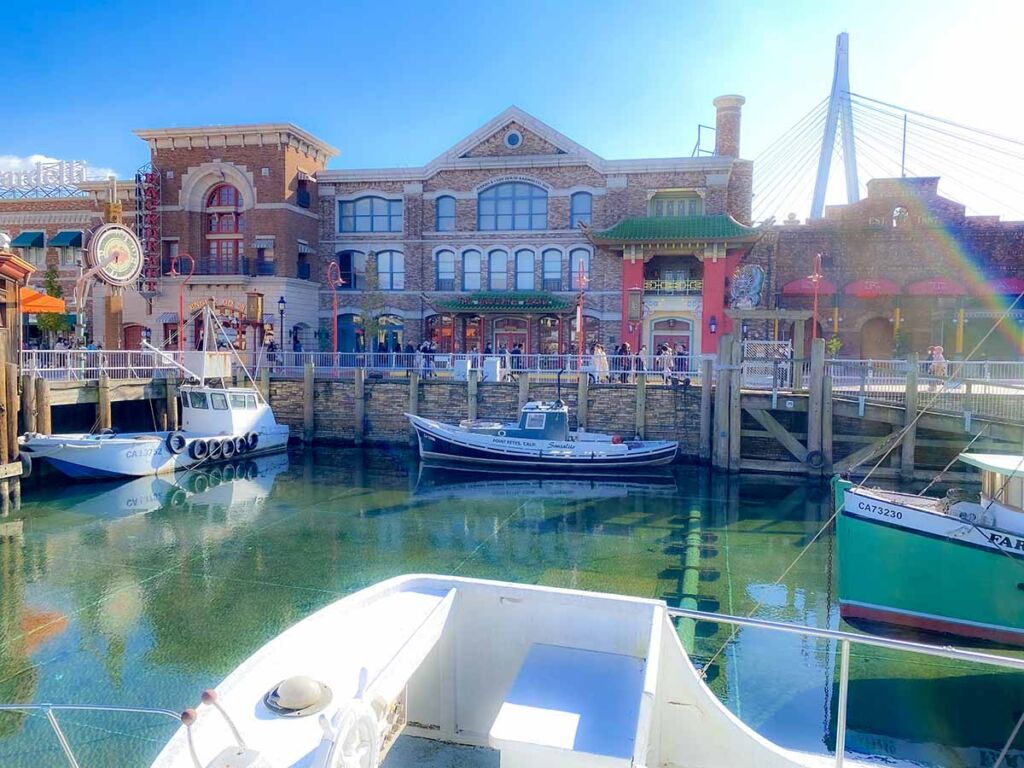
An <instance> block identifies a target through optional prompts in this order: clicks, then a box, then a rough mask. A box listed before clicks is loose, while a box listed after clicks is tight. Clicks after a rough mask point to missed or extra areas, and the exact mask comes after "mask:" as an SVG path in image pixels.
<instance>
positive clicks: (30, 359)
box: [20, 349, 181, 381]
mask: <svg viewBox="0 0 1024 768" xmlns="http://www.w3.org/2000/svg"><path fill="white" fill-rule="evenodd" d="M20 358H21V360H20V362H21V371H22V373H28V374H31V375H32V376H37V377H39V378H43V379H48V380H49V381H93V380H96V379H98V378H100V374H105V375H106V376H107V377H108V378H111V379H153V378H162V377H164V376H168V375H171V374H173V373H175V372H176V371H177V370H178V369H177V367H176V366H175V365H174V363H173V362H171V361H177V362H179V363H180V362H181V361H180V360H178V353H177V352H164V353H161V354H157V353H156V352H150V351H146V350H124V349H64V350H57V349H23V350H22V351H21V356H20Z"/></svg>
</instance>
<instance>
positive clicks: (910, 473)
mask: <svg viewBox="0 0 1024 768" xmlns="http://www.w3.org/2000/svg"><path fill="white" fill-rule="evenodd" d="M918 368H919V365H918V356H917V353H916V352H911V353H910V354H909V355H907V396H906V410H905V413H904V421H903V424H904V429H905V430H906V431H905V432H904V434H903V442H902V445H901V446H900V480H913V479H914V451H915V448H916V447H917V446H916V443H917V423H916V417H917V374H918Z"/></svg>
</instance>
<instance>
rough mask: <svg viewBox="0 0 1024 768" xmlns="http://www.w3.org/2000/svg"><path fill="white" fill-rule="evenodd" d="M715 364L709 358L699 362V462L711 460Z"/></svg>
mask: <svg viewBox="0 0 1024 768" xmlns="http://www.w3.org/2000/svg"><path fill="white" fill-rule="evenodd" d="M714 371H715V362H714V360H712V359H711V358H710V357H705V358H704V359H703V360H701V361H700V453H699V456H700V460H701V461H702V462H705V461H709V460H710V459H711V390H712V386H711V377H712V376H714V375H715V374H714Z"/></svg>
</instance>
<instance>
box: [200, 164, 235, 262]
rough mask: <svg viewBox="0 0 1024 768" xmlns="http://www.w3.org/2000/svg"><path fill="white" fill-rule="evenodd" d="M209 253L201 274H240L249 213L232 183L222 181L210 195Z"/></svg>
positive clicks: (207, 223)
mask: <svg viewBox="0 0 1024 768" xmlns="http://www.w3.org/2000/svg"><path fill="white" fill-rule="evenodd" d="M205 216H206V243H205V245H206V253H205V254H204V255H205V258H204V259H203V262H205V263H201V264H199V265H197V266H198V267H199V269H197V270H196V271H198V272H199V273H200V274H204V273H205V274H208V275H238V274H241V273H242V271H243V269H242V266H243V265H242V233H243V232H245V214H244V213H242V196H241V194H239V192H238V189H236V188H235V187H233V186H231V185H230V184H218V185H217V186H215V187H214V188H213V189H211V190H210V191H209V193H208V194H207V195H206V211H205Z"/></svg>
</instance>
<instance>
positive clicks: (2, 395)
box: [0, 364, 17, 503]
mask: <svg viewBox="0 0 1024 768" xmlns="http://www.w3.org/2000/svg"><path fill="white" fill-rule="evenodd" d="M7 391H8V390H7V366H6V364H5V365H0V463H2V464H7V463H8V462H9V461H10V460H11V445H10V442H9V439H10V438H9V437H8V431H7V422H8V420H9V419H10V418H11V417H12V415H13V416H14V417H15V418H17V415H16V414H12V413H11V404H10V402H9V401H8V399H7ZM6 491H7V483H6V482H4V483H3V486H2V487H0V495H2V496H3V498H4V502H5V503H6V501H7V493H6Z"/></svg>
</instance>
